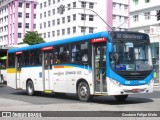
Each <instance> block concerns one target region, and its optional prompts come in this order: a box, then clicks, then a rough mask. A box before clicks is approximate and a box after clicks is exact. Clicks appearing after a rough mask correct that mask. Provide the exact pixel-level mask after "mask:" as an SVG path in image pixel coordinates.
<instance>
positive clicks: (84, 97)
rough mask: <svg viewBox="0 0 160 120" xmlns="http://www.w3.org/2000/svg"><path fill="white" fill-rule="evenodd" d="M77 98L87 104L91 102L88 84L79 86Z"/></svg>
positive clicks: (84, 83) (83, 82) (82, 83)
mask: <svg viewBox="0 0 160 120" xmlns="http://www.w3.org/2000/svg"><path fill="white" fill-rule="evenodd" d="M77 97H78V99H79V100H80V101H83V102H87V101H89V100H90V98H91V96H90V89H89V86H88V84H87V82H85V81H82V82H80V83H79V84H78V89H77Z"/></svg>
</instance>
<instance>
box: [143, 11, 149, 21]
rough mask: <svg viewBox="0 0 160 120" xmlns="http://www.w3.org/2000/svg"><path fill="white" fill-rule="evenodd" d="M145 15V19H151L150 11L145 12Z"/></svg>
mask: <svg viewBox="0 0 160 120" xmlns="http://www.w3.org/2000/svg"><path fill="white" fill-rule="evenodd" d="M144 16H145V20H149V19H150V12H146V13H144Z"/></svg>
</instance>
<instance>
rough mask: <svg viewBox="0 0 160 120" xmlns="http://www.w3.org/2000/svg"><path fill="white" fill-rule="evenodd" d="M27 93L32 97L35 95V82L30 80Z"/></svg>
mask: <svg viewBox="0 0 160 120" xmlns="http://www.w3.org/2000/svg"><path fill="white" fill-rule="evenodd" d="M27 93H28V95H30V96H32V95H34V85H33V82H32V81H31V80H29V81H28V82H27Z"/></svg>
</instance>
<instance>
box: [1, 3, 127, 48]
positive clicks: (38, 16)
mask: <svg viewBox="0 0 160 120" xmlns="http://www.w3.org/2000/svg"><path fill="white" fill-rule="evenodd" d="M37 2H38V4H37ZM36 5H37V6H36ZM60 5H65V7H66V8H65V12H64V14H59V13H58V7H59V6H60ZM128 5H129V0H121V1H120V0H0V47H1V48H3V47H5V46H12V45H17V44H18V43H20V42H22V40H23V38H24V35H25V34H26V32H27V31H37V32H38V33H39V34H41V36H42V38H44V40H45V41H53V40H57V39H63V38H68V37H73V36H78V35H83V34H89V33H93V32H99V31H105V30H111V28H110V27H109V26H107V25H106V23H105V22H107V23H108V24H109V25H110V26H111V27H113V28H116V27H118V26H119V25H120V24H122V23H123V22H124V21H125V20H127V18H128V16H129V7H128ZM72 8H80V9H72ZM84 8H86V9H90V10H84ZM94 11H95V13H94ZM97 14H98V15H99V16H100V17H102V19H103V20H104V21H105V22H104V21H103V20H102V19H101V18H100V17H99V16H98V15H97ZM128 28H129V22H126V23H125V24H123V25H122V26H120V28H118V29H117V30H128Z"/></svg>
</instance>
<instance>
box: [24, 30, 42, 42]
mask: <svg viewBox="0 0 160 120" xmlns="http://www.w3.org/2000/svg"><path fill="white" fill-rule="evenodd" d="M23 42H24V43H27V44H28V45H34V44H39V43H44V42H45V41H44V40H43V38H41V37H40V36H39V34H38V33H37V32H35V31H33V32H28V33H26V35H25V36H24V39H23Z"/></svg>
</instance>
